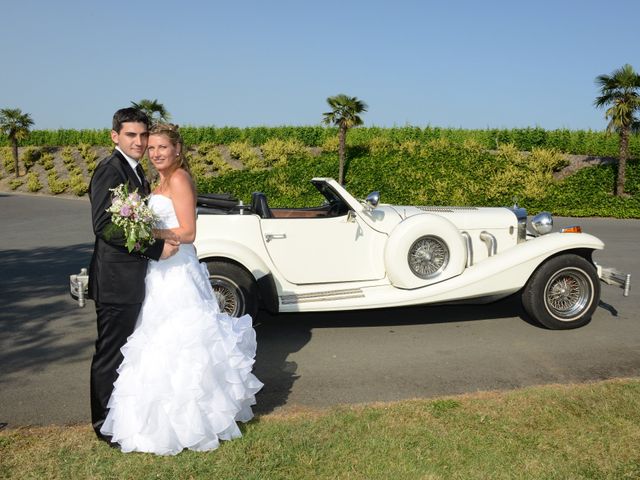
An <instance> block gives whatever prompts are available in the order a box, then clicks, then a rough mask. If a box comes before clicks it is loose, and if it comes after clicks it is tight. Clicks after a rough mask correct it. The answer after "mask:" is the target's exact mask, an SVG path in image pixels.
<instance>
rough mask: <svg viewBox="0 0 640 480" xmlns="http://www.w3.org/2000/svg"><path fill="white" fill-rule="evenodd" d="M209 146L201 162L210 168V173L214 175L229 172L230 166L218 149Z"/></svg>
mask: <svg viewBox="0 0 640 480" xmlns="http://www.w3.org/2000/svg"><path fill="white" fill-rule="evenodd" d="M209 145H210V147H209V148H208V149H207V150H205V153H204V157H203V160H204V162H205V163H206V164H207V165H209V166H210V168H211V170H212V172H213V173H214V174H218V175H220V174H224V173H226V172H228V171H229V170H231V165H229V164H228V163H227V162H226V161H225V159H224V158H223V157H222V153H220V149H219V148H218V147H216V146H215V145H211V144H209Z"/></svg>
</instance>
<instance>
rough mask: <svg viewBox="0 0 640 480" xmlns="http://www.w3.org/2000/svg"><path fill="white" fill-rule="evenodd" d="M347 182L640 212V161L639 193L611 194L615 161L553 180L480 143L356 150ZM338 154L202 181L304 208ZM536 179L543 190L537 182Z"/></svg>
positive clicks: (585, 212)
mask: <svg viewBox="0 0 640 480" xmlns="http://www.w3.org/2000/svg"><path fill="white" fill-rule="evenodd" d="M350 153H351V155H352V156H351V157H350V160H348V162H347V166H346V188H347V189H348V190H349V191H350V192H351V193H352V194H353V195H355V196H356V197H358V198H364V197H365V196H366V195H367V194H368V193H369V192H371V191H373V190H379V191H380V192H381V199H382V202H384V203H394V204H400V205H403V204H404V205H478V206H504V205H511V204H512V203H513V200H514V197H516V198H517V199H518V202H519V204H520V205H521V206H524V207H526V208H527V209H528V210H529V212H530V213H537V212H539V211H542V210H547V211H550V212H552V213H554V214H560V215H567V216H613V217H619V218H640V196H638V193H639V192H640V164H639V162H638V161H637V160H632V161H630V162H629V165H628V168H627V172H628V177H627V186H626V188H627V191H628V192H629V193H630V194H632V195H633V196H632V197H630V198H622V199H621V198H618V197H615V196H613V195H612V194H611V192H612V191H613V186H614V182H615V167H614V166H598V167H588V168H584V169H582V170H579V171H578V172H577V173H576V174H574V175H572V176H570V177H567V178H566V179H564V180H562V181H557V180H553V177H552V172H551V171H550V170H549V168H546V169H545V168H542V169H541V168H539V167H538V166H537V165H538V164H539V163H540V159H542V158H545V157H544V155H548V153H549V152H545V151H542V152H541V153H540V152H539V153H538V156H537V157H536V156H535V155H533V156H523V155H522V154H519V153H518V152H517V151H516V150H515V149H509V148H504V149H502V150H501V151H500V152H499V153H498V154H497V155H494V154H492V153H488V152H486V151H484V150H483V149H479V148H475V149H474V148H467V147H463V146H460V145H455V144H449V145H446V144H443V145H442V146H441V148H432V149H431V150H428V151H426V152H425V151H422V152H420V153H419V154H418V155H415V156H410V155H406V154H405V155H397V154H396V155H386V156H375V157H374V156H370V155H369V154H367V153H366V152H365V151H364V150H361V151H358V149H356V148H352V149H351V150H350ZM337 165H338V159H337V156H336V155H335V154H323V155H321V156H319V157H315V158H298V159H293V160H290V161H289V163H288V164H287V165H286V166H282V167H275V168H273V169H272V170H269V171H258V172H250V171H246V170H234V171H232V172H229V173H227V174H225V175H221V176H219V177H211V178H208V179H200V181H199V182H198V190H199V191H200V192H208V193H220V192H227V193H232V194H234V195H236V196H237V197H238V198H241V199H242V200H243V201H244V202H245V203H248V202H249V201H250V197H251V193H252V192H254V191H262V192H264V193H265V194H266V195H267V198H268V200H269V204H270V205H271V206H273V207H304V206H313V205H317V204H318V197H317V193H316V191H315V188H314V187H313V186H312V185H311V184H310V183H309V180H310V179H311V178H312V177H314V176H317V177H322V176H328V177H333V178H335V177H336V176H337V169H338V167H337ZM532 184H534V185H536V184H537V187H539V188H533V189H532V188H530V187H531V186H532Z"/></svg>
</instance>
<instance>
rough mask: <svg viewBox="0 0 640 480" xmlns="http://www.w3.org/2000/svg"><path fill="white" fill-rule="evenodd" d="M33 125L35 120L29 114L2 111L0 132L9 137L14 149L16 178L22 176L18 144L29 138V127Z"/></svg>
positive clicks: (11, 109)
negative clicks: (19, 165)
mask: <svg viewBox="0 0 640 480" xmlns="http://www.w3.org/2000/svg"><path fill="white" fill-rule="evenodd" d="M32 125H33V119H32V118H31V116H30V115H29V114H28V113H22V110H20V109H19V108H3V109H0V131H2V133H3V134H4V135H6V136H7V138H8V139H9V141H10V142H11V147H12V149H13V162H14V165H15V168H16V177H18V176H20V171H19V168H18V142H20V141H21V140H25V139H26V138H27V137H28V136H29V127H30V126H32Z"/></svg>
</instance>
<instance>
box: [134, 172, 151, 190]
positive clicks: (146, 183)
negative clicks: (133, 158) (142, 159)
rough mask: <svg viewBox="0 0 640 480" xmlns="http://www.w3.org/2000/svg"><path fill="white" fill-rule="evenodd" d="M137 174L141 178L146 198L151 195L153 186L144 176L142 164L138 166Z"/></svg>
mask: <svg viewBox="0 0 640 480" xmlns="http://www.w3.org/2000/svg"><path fill="white" fill-rule="evenodd" d="M136 173H137V174H138V177H140V183H142V194H143V195H144V196H147V195H149V193H151V186H150V185H149V182H148V180H147V177H146V176H145V174H144V170H143V169H142V165H140V164H138V165H136Z"/></svg>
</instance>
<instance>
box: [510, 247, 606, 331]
mask: <svg viewBox="0 0 640 480" xmlns="http://www.w3.org/2000/svg"><path fill="white" fill-rule="evenodd" d="M599 300H600V278H599V277H598V272H597V270H596V268H595V266H594V265H593V264H592V263H591V262H590V261H589V260H587V259H586V258H584V257H581V256H579V255H576V254H573V253H565V254H562V255H558V256H556V257H552V258H550V259H549V260H547V261H545V262H544V263H543V264H542V265H540V266H539V267H538V269H537V270H536V271H535V272H534V273H533V275H531V277H530V278H529V281H528V282H527V284H526V285H525V288H524V289H523V292H522V305H523V306H524V309H525V311H526V312H527V313H528V314H529V315H530V316H531V317H532V318H533V319H534V320H536V321H538V322H539V323H541V324H542V325H544V326H545V327H547V328H550V329H552V330H566V329H569V328H578V327H582V326H583V325H586V324H587V323H589V322H590V321H591V317H592V315H593V314H594V312H595V311H596V308H598V303H599Z"/></svg>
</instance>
